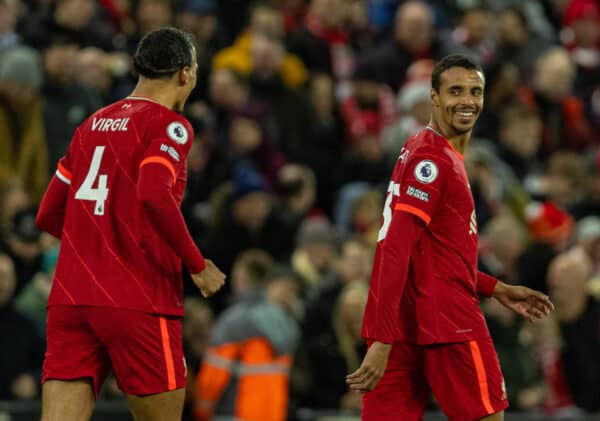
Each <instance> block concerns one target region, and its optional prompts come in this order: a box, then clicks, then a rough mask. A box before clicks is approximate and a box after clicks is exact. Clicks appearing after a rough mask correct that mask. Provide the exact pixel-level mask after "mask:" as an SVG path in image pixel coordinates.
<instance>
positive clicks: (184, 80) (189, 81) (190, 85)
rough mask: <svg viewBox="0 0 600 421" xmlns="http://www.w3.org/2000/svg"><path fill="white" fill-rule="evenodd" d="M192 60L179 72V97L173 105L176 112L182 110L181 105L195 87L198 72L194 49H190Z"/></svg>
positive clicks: (183, 104)
mask: <svg viewBox="0 0 600 421" xmlns="http://www.w3.org/2000/svg"><path fill="white" fill-rule="evenodd" d="M192 57H193V62H192V65H191V66H189V67H184V68H183V69H182V70H181V71H180V72H181V75H180V81H181V97H180V100H179V101H177V104H176V105H175V111H177V112H178V113H181V112H183V107H184V106H185V102H186V101H187V99H188V97H189V96H190V94H191V93H192V91H193V90H194V88H195V87H196V80H197V74H198V60H197V59H196V49H192Z"/></svg>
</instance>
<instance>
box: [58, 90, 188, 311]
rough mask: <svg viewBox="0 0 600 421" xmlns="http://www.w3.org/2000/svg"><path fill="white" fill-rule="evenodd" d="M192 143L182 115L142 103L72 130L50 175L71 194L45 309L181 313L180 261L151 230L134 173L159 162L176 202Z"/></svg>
mask: <svg viewBox="0 0 600 421" xmlns="http://www.w3.org/2000/svg"><path fill="white" fill-rule="evenodd" d="M193 138H194V134H193V130H192V127H191V125H190V124H189V122H188V121H187V120H186V119H185V118H184V117H182V116H181V115H180V114H178V113H176V112H174V111H172V110H170V109H168V108H166V107H163V106H162V105H160V104H158V103H157V102H154V101H152V100H150V99H147V98H140V97H128V98H125V99H123V100H121V101H118V102H116V103H114V104H111V105H109V106H107V107H106V108H103V109H101V110H99V111H98V112H96V113H95V114H93V115H92V116H91V117H89V118H88V119H87V120H86V121H85V122H83V123H82V124H81V125H80V126H79V127H78V129H77V130H76V132H75V134H74V135H73V139H72V141H71V144H70V146H69V149H68V151H67V154H66V155H65V156H64V157H63V158H62V159H61V160H60V162H59V164H58V169H57V172H56V176H57V177H58V178H59V179H60V180H62V181H63V182H65V183H67V184H69V192H68V197H67V203H66V211H65V217H64V226H63V230H62V236H61V249H60V254H59V259H58V264H57V267H56V275H55V279H54V284H53V286H52V291H51V293H50V298H49V302H48V305H49V306H53V305H88V306H104V307H107V306H108V307H120V308H128V309H133V310H139V311H143V312H150V313H160V314H170V315H178V316H179V315H182V314H183V284H182V279H181V260H180V258H179V257H178V256H177V255H176V254H175V252H174V251H173V250H172V249H171V248H170V247H169V246H168V245H167V244H165V242H164V241H163V240H162V239H161V237H160V236H159V234H158V233H157V231H156V230H155V229H153V227H152V224H150V222H149V220H148V217H147V214H146V212H145V211H144V209H143V205H142V202H141V201H140V200H139V199H138V197H137V191H136V189H137V184H138V176H139V173H140V168H142V167H143V166H144V165H146V164H149V163H158V164H163V165H164V166H165V167H167V168H168V170H169V171H170V172H171V174H172V176H173V181H174V183H173V187H172V189H173V191H172V193H173V196H174V198H175V200H176V202H177V204H181V200H182V197H183V192H184V189H185V184H186V157H187V155H188V152H189V150H190V148H191V144H192V142H193Z"/></svg>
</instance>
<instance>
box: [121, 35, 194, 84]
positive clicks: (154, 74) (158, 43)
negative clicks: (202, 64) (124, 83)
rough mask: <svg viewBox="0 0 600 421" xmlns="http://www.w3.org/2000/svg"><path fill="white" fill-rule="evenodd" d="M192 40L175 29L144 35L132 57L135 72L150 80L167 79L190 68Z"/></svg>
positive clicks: (192, 59) (192, 52) (192, 48)
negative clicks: (185, 68)
mask: <svg viewBox="0 0 600 421" xmlns="http://www.w3.org/2000/svg"><path fill="white" fill-rule="evenodd" d="M195 50H196V48H195V44H194V38H193V37H192V35H191V34H190V33H188V32H185V31H182V30H180V29H176V28H170V27H169V28H161V29H157V30H155V31H152V32H149V33H148V34H146V35H145V36H144V37H143V38H142V40H141V41H140V43H139V44H138V47H137V50H136V52H135V55H134V56H133V66H134V68H135V70H136V71H137V72H138V73H139V74H140V75H141V76H144V77H147V78H150V79H159V78H169V77H171V76H173V75H174V74H175V73H176V72H178V71H179V70H181V69H183V68H184V67H187V66H191V65H192V63H193V61H194V58H193V54H195Z"/></svg>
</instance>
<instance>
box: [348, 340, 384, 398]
mask: <svg viewBox="0 0 600 421" xmlns="http://www.w3.org/2000/svg"><path fill="white" fill-rule="evenodd" d="M391 350H392V345H391V344H385V343H383V342H373V344H371V346H370V347H369V350H368V351H367V355H365V358H364V360H363V362H362V364H361V365H360V367H359V368H358V369H357V370H356V371H355V372H354V373H351V374H348V375H347V376H346V383H347V384H348V385H349V386H350V389H352V390H358V391H360V392H368V391H371V390H373V389H375V386H377V383H378V382H379V379H381V377H382V376H383V373H384V371H385V367H386V366H387V362H388V357H389V355H390V351H391Z"/></svg>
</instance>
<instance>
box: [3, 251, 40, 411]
mask: <svg viewBox="0 0 600 421" xmlns="http://www.w3.org/2000/svg"><path fill="white" fill-rule="evenodd" d="M15 288H16V276H15V268H14V266H13V263H12V261H11V259H10V257H8V256H7V255H5V254H0V337H2V338H10V340H5V341H3V343H2V352H0V400H7V399H34V398H36V397H38V396H39V384H40V377H41V369H42V361H43V358H44V343H43V341H42V338H41V336H40V335H39V333H38V331H37V328H36V326H35V325H34V324H33V322H32V321H31V320H29V319H28V318H26V317H25V316H23V315H22V314H21V313H19V312H18V311H17V310H15V308H14V301H13V297H14V293H15Z"/></svg>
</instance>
